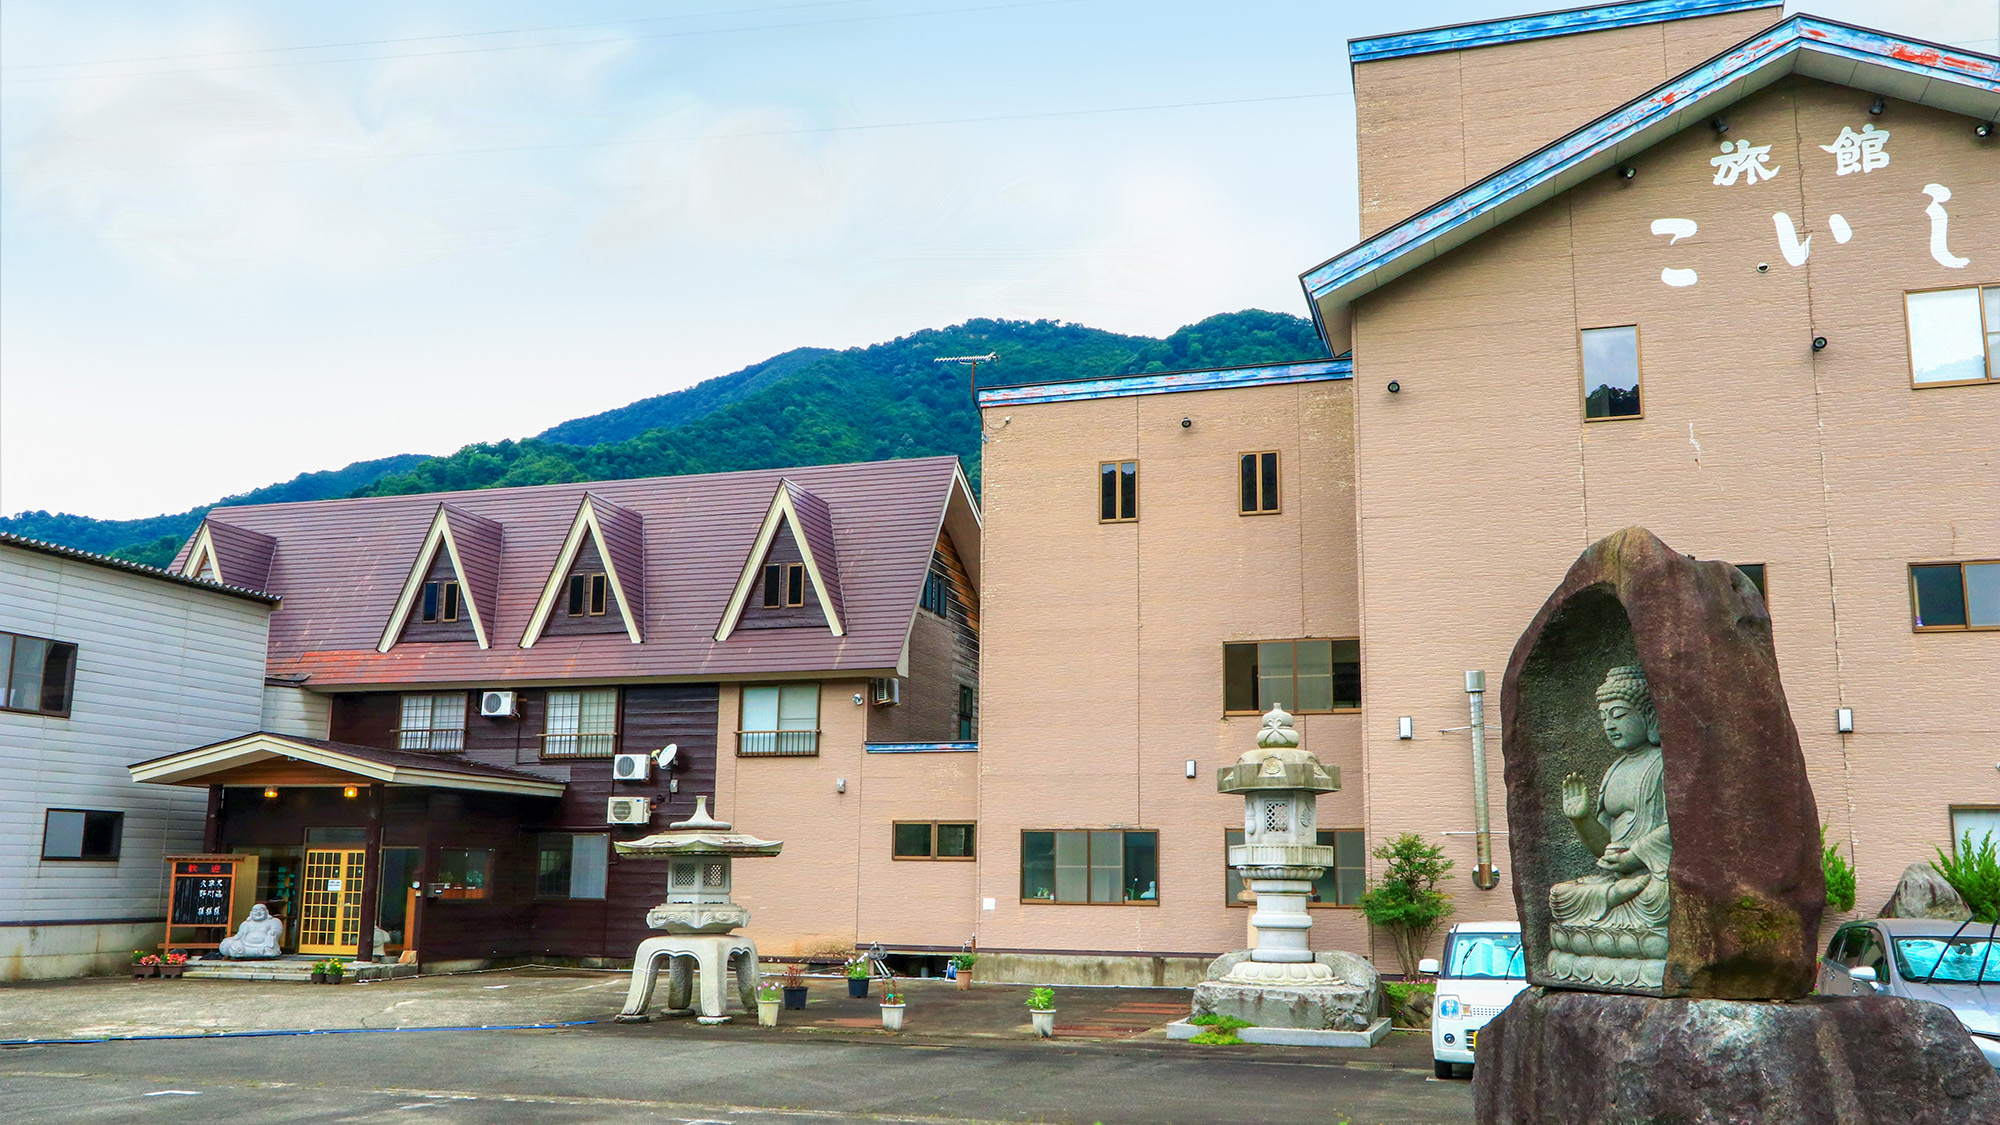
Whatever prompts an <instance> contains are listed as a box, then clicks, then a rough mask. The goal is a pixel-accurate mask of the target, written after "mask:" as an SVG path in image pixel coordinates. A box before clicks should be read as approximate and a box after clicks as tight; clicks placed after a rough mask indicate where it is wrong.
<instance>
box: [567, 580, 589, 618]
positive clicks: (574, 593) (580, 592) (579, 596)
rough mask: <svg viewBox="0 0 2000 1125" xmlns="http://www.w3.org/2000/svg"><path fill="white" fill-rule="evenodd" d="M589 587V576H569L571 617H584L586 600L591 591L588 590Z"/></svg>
mask: <svg viewBox="0 0 2000 1125" xmlns="http://www.w3.org/2000/svg"><path fill="white" fill-rule="evenodd" d="M587 585H588V579H587V576H585V575H582V574H572V575H570V576H569V615H570V616H571V617H582V616H583V613H584V604H585V600H584V599H585V597H586V596H587V595H588V594H589V590H588V589H586V586H587Z"/></svg>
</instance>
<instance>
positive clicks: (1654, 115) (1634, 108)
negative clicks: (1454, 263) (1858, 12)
mask: <svg viewBox="0 0 2000 1125" xmlns="http://www.w3.org/2000/svg"><path fill="white" fill-rule="evenodd" d="M1792 73H1799V74H1804V75H1807V76H1808V77H1812V78H1817V79H1820V80H1822V81H1826V82H1832V83H1835V84H1838V85H1844V86H1850V87H1854V88H1857V89H1862V90H1872V91H1874V92H1876V93H1882V94H1886V95H1888V96H1891V97H1896V98H1901V99H1903V100H1906V101H1913V102H1920V103H1922V104H1924V105H1929V106H1933V107H1936V108H1940V109H1943V110H1946V111H1947V112H1951V113H1958V114H1962V115H1965V116H1969V117H1972V118H1973V119H1975V120H1983V121H1990V120H1993V119H1994V118H1995V117H1996V116H2000V58H1995V57H1994V56H1991V55H1983V54H1980V53H1979V52H1977V51H1965V50H1960V49H1958V48H1955V47H1947V46H1943V45H1941V44H1937V43H1927V42H1925V41H1923V40H1920V39H1906V38H1902V37H1899V36H1893V35H1886V34H1884V33H1882V32H1879V31H1871V30H1869V29H1867V28H1862V27H1854V26H1852V25H1850V24H1844V23H1837V22H1835V21H1832V20H1826V19H1820V18H1819V17H1817V16H1806V15H1798V16H1793V17H1791V18H1790V19H1788V20H1786V21H1784V22H1783V23H1781V24H1778V25H1777V26H1775V27H1771V28H1767V29H1766V30H1764V31H1761V32H1759V33H1757V34H1756V35H1753V36H1751V37H1750V38H1749V39H1746V40H1744V41H1743V42H1741V43H1739V44H1737V45H1736V46H1734V47H1731V48H1729V49H1728V50H1726V51H1724V52H1722V53H1721V54H1719V55H1717V56H1715V57H1714V58H1712V59H1709V60H1708V61H1707V62H1704V63H1701V64H1699V65H1697V66H1695V67H1693V68H1692V69H1690V70H1687V71H1685V72H1683V73H1682V74H1680V75H1678V76H1676V77H1674V78H1670V79H1668V80H1667V81H1666V82H1665V83H1664V84H1662V85H1660V86H1657V87H1655V88H1654V89H1652V90H1651V91H1649V92H1647V93H1645V94H1641V95H1640V96H1639V97H1637V98H1635V99H1633V100H1632V101H1629V102H1627V103H1625V104H1624V105H1622V106H1619V107H1618V108H1616V109H1613V110H1612V111H1611V112H1609V113H1607V114H1605V115H1603V116H1602V117H1599V118H1597V119H1596V120H1595V121H1592V122H1590V123H1589V124H1587V125H1584V126H1583V127H1582V128H1579V129H1577V130H1576V131H1574V132H1572V133H1570V134H1568V135H1567V136H1563V137H1560V138H1557V139H1556V140H1554V141H1551V142H1550V143H1548V144H1547V145H1544V146H1542V147H1541V148H1540V149H1537V150H1536V151H1534V152H1532V153H1530V154H1528V155H1527V156H1524V157H1522V158H1521V159H1520V160H1517V161H1515V162H1514V163H1512V164H1509V165H1507V166H1506V167H1504V168H1502V169H1500V170H1499V171H1497V172H1494V173H1493V174H1492V175H1489V176H1487V177H1486V178H1484V179H1482V180H1480V181H1479V182H1477V183H1475V184H1473V185H1472V186H1470V187H1468V188H1466V189H1465V190H1463V191H1461V192H1459V193H1458V194H1456V195H1453V196H1450V197H1449V198H1446V199H1444V200H1441V201H1440V202H1437V203H1434V204H1432V205H1431V206H1429V207H1426V208H1424V209H1423V210H1421V211H1419V212H1417V213H1416V214H1414V215H1411V216H1410V217H1409V218H1407V219H1404V220H1403V221H1402V222H1400V223H1397V224H1396V225H1394V226H1392V227H1389V228H1387V229H1385V230H1382V231H1381V232H1379V233H1377V234H1376V235H1375V236H1373V237H1372V238H1368V239H1365V240H1363V241H1362V242H1359V243H1357V244H1355V245H1354V246H1353V247H1351V248H1349V249H1347V250H1345V251H1343V252H1342V253H1341V254H1339V255H1338V256H1336V257H1334V258H1331V259H1329V260H1327V261H1326V262H1323V263H1321V264H1320V265H1318V266H1315V267H1313V268H1312V269H1310V270H1307V271H1306V272H1305V273H1303V274H1300V275H1299V283H1300V285H1301V286H1303V287H1304V289H1305V291H1306V299H1307V301H1308V302H1309V303H1310V304H1311V305H1312V310H1313V322H1314V323H1315V324H1316V325H1318V326H1319V329H1320V336H1321V338H1322V339H1325V340H1326V341H1327V343H1328V346H1329V347H1333V348H1336V349H1341V348H1344V347H1345V344H1344V343H1343V342H1342V341H1341V340H1340V337H1341V336H1343V335H1344V334H1345V329H1344V327H1341V326H1338V325H1336V326H1335V327H1334V328H1329V325H1328V322H1327V319H1326V313H1327V305H1326V304H1325V303H1323V302H1329V303H1331V304H1332V305H1333V306H1334V307H1335V308H1336V309H1338V308H1342V307H1344V306H1345V305H1347V304H1348V303H1349V302H1351V301H1353V300H1354V299H1355V298H1357V297H1360V296H1362V295H1363V294H1365V293H1368V292H1371V291H1373V290H1374V289H1377V288H1379V287H1381V286H1383V285H1386V284H1388V283H1389V282H1390V281H1393V280H1394V279H1396V278H1398V277H1401V276H1402V275H1404V274H1406V273H1408V272H1410V271H1411V270H1414V269H1416V268H1417V267H1418V266H1420V265H1422V264H1423V263H1425V262H1428V261H1430V260H1431V259H1433V258H1436V257H1438V256H1439V255H1442V254H1444V253H1446V252H1448V251H1450V250H1452V249H1454V248H1456V247H1458V246H1461V245H1463V244H1465V243H1466V242H1469V241H1471V240H1472V239H1473V238H1475V237H1477V236H1478V235H1480V234H1482V233H1484V232H1485V231H1488V230H1491V229H1492V228H1493V227H1495V226H1497V225H1499V224H1500V223H1503V222H1506V221H1507V220H1509V219H1511V218H1513V217H1514V216H1516V215H1519V214H1521V213H1523V212H1525V211H1527V210H1528V209H1529V208H1530V207H1533V206H1535V205H1536V204H1538V203H1541V202H1542V201H1544V200H1546V199H1551V198H1554V197H1555V196H1556V195H1558V194H1560V193H1561V192H1564V191H1567V190H1569V189H1570V188H1572V187H1575V186H1576V185H1577V184H1579V183H1582V182H1583V181H1584V180H1586V179H1588V178H1589V177H1591V176H1594V175H1596V174H1598V173H1599V172H1604V171H1607V170H1609V169H1611V168H1612V167H1614V166H1615V165H1616V164H1618V163H1619V162H1620V161H1623V160H1627V159H1630V158H1631V157H1633V156H1634V155H1636V154H1638V153H1639V152H1641V151H1643V150H1645V149H1647V148H1649V147H1651V146H1652V145H1654V144H1657V143H1659V142H1660V141H1662V140H1665V139H1666V138H1667V137H1668V136H1671V135H1672V134H1674V133H1676V132H1678V131H1680V130H1681V129H1683V128H1686V127H1687V126H1689V125H1692V124H1695V123H1696V122H1699V121H1704V120H1707V119H1708V118H1709V117H1710V116H1712V115H1713V114H1714V113H1716V112H1717V110H1719V109H1720V108H1723V107H1725V106H1728V105H1733V104H1734V103H1735V102H1737V101H1739V100H1741V99H1742V98H1745V97H1748V96H1749V95H1751V94H1753V93H1755V92H1757V91H1758V90H1760V89H1762V88H1763V87H1764V86H1766V85H1768V84H1769V83H1771V82H1775V81H1777V80H1778V79H1779V78H1781V77H1784V76H1785V75H1787V74H1792ZM1913 79H1914V80H1915V81H1914V82H1913V81H1912V80H1913Z"/></svg>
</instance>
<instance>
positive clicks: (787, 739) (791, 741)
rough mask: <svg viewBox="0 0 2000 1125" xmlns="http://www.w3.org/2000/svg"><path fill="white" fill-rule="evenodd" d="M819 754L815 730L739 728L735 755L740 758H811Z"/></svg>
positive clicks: (817, 733) (817, 736)
mask: <svg viewBox="0 0 2000 1125" xmlns="http://www.w3.org/2000/svg"><path fill="white" fill-rule="evenodd" d="M818 754H819V732H818V731H816V730H739V731H737V732H736V755H737V757H740V758H811V757H815V756H817V755H818Z"/></svg>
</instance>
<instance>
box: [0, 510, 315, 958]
mask: <svg viewBox="0 0 2000 1125" xmlns="http://www.w3.org/2000/svg"><path fill="white" fill-rule="evenodd" d="M276 602H277V599H276V598H273V597H270V596H268V595H264V594H260V593H257V592H255V591H250V590H244V589H240V588H235V587H226V586H221V585H217V584H216V583H213V582H204V581H199V580H195V579H188V578H182V577H180V576H179V575H174V574H169V573H167V572H165V571H160V570H155V569H153V568H150V567H141V566H134V565H131V564H127V563H123V562H119V561H117V560H113V559H107V558H105V557H103V556H99V555H91V554H86V553H83V552H79V551H72V550H70V549H68V548H65V547H57V546H52V545H50V544H45V543H37V542H35V541H32V540H25V539H20V538H17V537H15V536H8V535H0V981H7V980H27V979H35V978H47V977H62V976H75V975H79V974H83V973H90V972H105V971H115V970H117V969H118V968H119V967H120V966H122V965H123V964H125V963H126V962H127V961H128V959H129V958H130V955H131V951H132V950H134V949H140V948H147V947H151V946H156V945H157V944H158V943H159V941H160V940H161V937H162V932H163V931H162V927H163V924H164V921H165V915H166V903H165V895H166V874H165V872H166V868H165V865H164V864H163V862H162V857H163V856H165V855H167V854H171V853H177V852H199V851H200V850H201V848H202V836H203V825H204V821H205V819H206V815H207V808H206V803H205V800H204V796H203V794H202V793H201V792H199V791H193V792H190V791H187V790H182V789H175V788H173V787H171V786H164V785H138V784H135V783H133V781H132V780H131V775H130V774H129V773H128V772H127V770H126V768H125V767H126V766H128V765H130V764H131V763H133V762H137V761H142V760H144V759H147V758H154V757H158V756H160V755H163V754H171V753H175V752H178V751H181V750H186V749H187V748H189V747H191V746H201V745H205V744H207V743H211V742H219V741H222V740H223V739H227V738H233V737H236V736H238V735H241V734H245V733H247V732H250V731H254V730H256V729H258V727H259V725H260V720H261V718H262V710H263V706H264V656H265V643H266V639H267V634H268V629H269V618H270V613H271V610H272V609H273V608H274V606H275V604H276Z"/></svg>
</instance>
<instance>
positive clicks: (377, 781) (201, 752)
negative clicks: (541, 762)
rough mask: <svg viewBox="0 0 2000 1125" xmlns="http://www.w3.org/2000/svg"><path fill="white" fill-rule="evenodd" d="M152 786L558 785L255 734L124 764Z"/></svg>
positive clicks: (493, 769)
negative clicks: (133, 763)
mask: <svg viewBox="0 0 2000 1125" xmlns="http://www.w3.org/2000/svg"><path fill="white" fill-rule="evenodd" d="M127 768H128V769H129V770H130V771H131V774H132V780H133V781H138V782H147V783H150V784H153V785H186V786H203V787H207V786H217V785H224V786H244V787H262V786H285V787H288V788H298V787H324V788H339V787H345V786H349V785H355V786H363V785H406V786H426V787H430V788H434V789H464V790H472V791H475V792H481V793H507V794H512V795H514V796H517V797H560V796H562V793H563V789H564V783H563V782H560V781H555V780H552V779H550V778H546V777H540V776H537V775H535V774H531V773H527V772H525V771H522V770H510V769H506V768H504V767H501V766H489V765H486V764H485V763H483V762H475V761H473V760H471V759H470V758H465V757H461V756H459V755H457V754H413V753H410V752H408V751H402V750H377V749H375V748H374V747H372V746H356V745H354V744H352V743H346V742H328V741H326V740H325V739H319V738H300V737H298V736H295V735H285V734H271V733H269V732H267V731H258V732H256V733H254V734H246V735H242V736H239V737H237V738H232V739H228V740H227V741H223V742H216V743H211V744H210V745H207V746H197V747H195V748H194V749H192V750H182V751H180V752H179V753H177V754H168V755H166V756H165V757H162V758H153V759H150V760H148V761H144V762H139V763H137V764H135V765H132V766H129V767H127Z"/></svg>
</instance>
